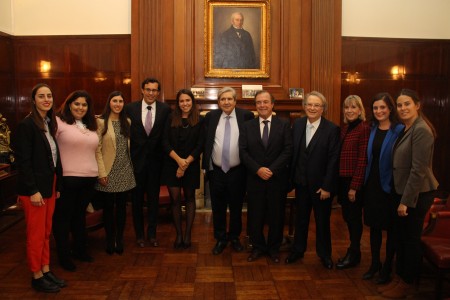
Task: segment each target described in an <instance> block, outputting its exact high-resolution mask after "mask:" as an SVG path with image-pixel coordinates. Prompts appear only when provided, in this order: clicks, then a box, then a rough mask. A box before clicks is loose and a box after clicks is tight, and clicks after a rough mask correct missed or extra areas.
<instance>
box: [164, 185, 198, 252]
mask: <svg viewBox="0 0 450 300" xmlns="http://www.w3.org/2000/svg"><path fill="white" fill-rule="evenodd" d="M168 189H169V194H170V199H171V201H172V216H173V224H174V225H175V230H176V231H177V240H176V242H181V241H183V232H182V229H181V217H182V212H181V189H182V188H181V187H177V186H174V187H168ZM183 195H184V199H185V201H186V233H185V236H184V243H186V244H188V243H190V242H191V230H192V224H193V223H194V218H195V189H191V188H183Z"/></svg>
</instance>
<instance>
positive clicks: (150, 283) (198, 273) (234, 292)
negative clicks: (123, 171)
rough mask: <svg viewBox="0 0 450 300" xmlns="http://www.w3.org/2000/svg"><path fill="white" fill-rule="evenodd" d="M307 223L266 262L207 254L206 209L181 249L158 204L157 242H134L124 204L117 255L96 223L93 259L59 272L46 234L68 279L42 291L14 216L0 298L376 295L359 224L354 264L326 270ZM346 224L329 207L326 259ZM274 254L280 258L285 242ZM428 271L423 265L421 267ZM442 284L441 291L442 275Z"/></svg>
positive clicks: (428, 286)
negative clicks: (107, 248) (305, 239)
mask: <svg viewBox="0 0 450 300" xmlns="http://www.w3.org/2000/svg"><path fill="white" fill-rule="evenodd" d="M129 209H130V207H128V210H129ZM244 220H246V218H244ZM311 225H312V226H310V240H309V248H308V251H307V252H306V253H305V258H304V259H303V260H302V261H300V262H299V263H296V264H293V265H285V264H284V262H282V263H280V264H273V263H272V262H271V261H269V260H267V259H265V258H262V259H260V260H258V261H256V262H253V263H248V262H247V256H248V253H247V252H242V253H235V252H233V251H232V250H231V249H230V248H227V249H226V250H225V251H224V253H223V254H222V255H219V256H214V255H212V254H211V249H212V247H213V246H214V244H215V241H214V238H213V233H212V219H211V212H208V211H199V212H198V213H197V216H196V221H195V225H194V231H193V244H192V247H191V248H190V249H189V250H174V249H173V247H172V245H173V241H174V238H175V232H174V229H173V227H172V224H171V223H170V216H169V214H168V213H167V211H165V209H162V210H161V214H160V225H159V228H158V239H159V241H160V247H159V248H151V247H146V248H138V247H137V246H136V245H135V239H134V233H133V229H132V223H131V214H130V212H129V213H128V220H127V228H126V237H125V247H126V248H125V253H124V254H123V255H122V256H119V255H113V256H109V255H107V254H106V253H105V252H104V240H103V238H104V232H103V229H101V230H97V231H95V232H90V233H89V244H90V245H89V247H90V252H91V254H92V256H93V257H94V258H95V261H94V262H93V263H79V262H77V271H76V272H73V273H72V272H66V271H64V270H62V269H61V268H60V267H59V266H58V265H57V264H56V254H55V253H54V252H55V249H54V244H53V242H52V257H53V258H54V259H53V262H54V263H53V265H52V270H53V271H54V272H55V273H56V274H57V275H58V276H60V277H61V278H64V279H65V280H66V281H67V282H68V285H69V286H68V287H66V288H64V289H63V290H62V291H61V292H60V293H58V294H42V293H36V292H34V291H33V289H31V287H30V279H31V276H30V272H29V271H28V266H27V263H26V255H25V224H24V221H21V222H19V223H17V224H16V225H14V226H13V227H11V228H9V229H8V230H7V231H5V232H3V233H0V299H381V297H379V296H378V294H377V292H376V288H377V286H376V284H374V283H373V282H371V281H364V280H362V279H361V276H362V274H363V273H364V272H365V271H366V270H367V269H368V266H369V264H370V248H369V236H368V230H367V228H365V231H364V236H363V241H362V251H363V259H362V262H361V264H360V265H359V266H358V267H356V268H354V269H351V270H344V271H339V270H335V269H334V270H326V269H324V268H323V267H322V265H321V264H320V261H319V260H318V258H317V257H316V254H315V250H314V244H315V241H314V236H315V228H314V224H313V223H312V224H311ZM286 230H287V228H286ZM346 231H347V230H346V226H345V224H344V222H343V221H342V217H341V211H340V209H339V208H338V209H334V210H333V212H332V237H333V259H334V260H337V258H338V257H340V256H343V255H344V254H345V252H346V247H347V237H346ZM281 254H282V255H281V258H282V259H283V261H284V258H285V257H286V256H287V254H288V245H286V246H285V247H284V249H283V251H282V253H281ZM431 272H432V271H431V270H430V268H429V266H428V267H427V265H425V270H424V273H426V274H428V275H430V274H431ZM427 277H428V278H427ZM427 277H425V278H422V280H421V282H420V286H419V288H418V294H417V295H416V296H415V297H413V298H411V299H427V298H428V299H433V298H434V293H433V290H434V279H433V278H431V277H429V276H427ZM444 289H445V294H446V296H447V297H449V296H450V291H449V290H450V288H449V284H448V283H445V286H444Z"/></svg>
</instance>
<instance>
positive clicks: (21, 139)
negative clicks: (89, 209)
mask: <svg viewBox="0 0 450 300" xmlns="http://www.w3.org/2000/svg"><path fill="white" fill-rule="evenodd" d="M56 126H57V125H56V120H55V114H54V111H53V94H52V91H51V90H50V87H48V86H47V85H46V84H42V83H41V84H38V85H36V86H35V87H34V88H33V90H32V92H31V113H30V114H29V115H28V116H27V117H25V119H23V120H22V121H21V122H20V123H19V125H18V126H17V133H16V138H15V141H16V143H15V151H16V159H17V169H18V171H19V179H18V183H19V184H18V194H19V201H20V202H21V203H22V206H23V210H24V213H25V220H26V223H27V258H28V264H29V266H30V269H31V271H32V272H33V279H32V280H31V286H32V287H33V288H34V289H35V290H37V291H40V292H47V293H54V292H59V290H60V288H62V287H65V286H66V283H65V282H64V280H61V279H59V278H58V277H56V276H55V274H53V273H52V272H51V271H50V267H49V265H50V247H49V237H50V232H51V230H52V217H53V211H54V209H55V201H56V199H57V198H59V184H58V183H59V178H60V177H61V175H62V168H61V161H60V158H59V151H58V146H57V144H56V142H55V138H54V135H55V132H56Z"/></svg>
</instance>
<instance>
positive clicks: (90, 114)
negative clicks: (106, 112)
mask: <svg viewBox="0 0 450 300" xmlns="http://www.w3.org/2000/svg"><path fill="white" fill-rule="evenodd" d="M78 98H85V99H86V103H87V105H88V108H87V112H86V114H85V115H84V117H83V119H82V120H81V121H82V122H83V123H84V125H86V128H87V129H89V130H91V131H95V130H97V122H96V121H95V116H94V107H93V103H92V98H91V95H89V93H88V92H86V91H84V90H77V91H74V92H72V93H70V95H69V96H67V98H66V100H65V101H64V103H63V104H61V107H60V108H59V111H58V113H57V116H58V117H60V118H61V120H62V121H64V122H66V123H67V124H74V123H75V118H74V116H73V115H72V113H71V111H70V104H72V102H73V101H75V100H76V99H78Z"/></svg>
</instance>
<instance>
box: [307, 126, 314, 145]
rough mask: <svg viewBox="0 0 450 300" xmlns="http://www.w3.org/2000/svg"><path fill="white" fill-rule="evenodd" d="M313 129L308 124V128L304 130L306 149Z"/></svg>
mask: <svg viewBox="0 0 450 300" xmlns="http://www.w3.org/2000/svg"><path fill="white" fill-rule="evenodd" d="M313 128H314V125H313V124H309V125H308V127H307V128H306V147H308V145H309V142H311V139H312V132H313Z"/></svg>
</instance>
